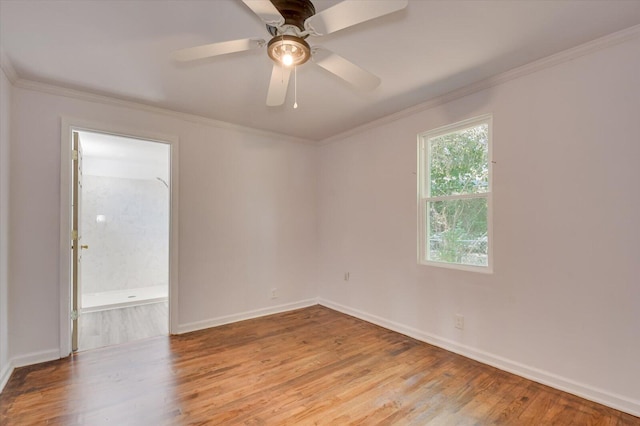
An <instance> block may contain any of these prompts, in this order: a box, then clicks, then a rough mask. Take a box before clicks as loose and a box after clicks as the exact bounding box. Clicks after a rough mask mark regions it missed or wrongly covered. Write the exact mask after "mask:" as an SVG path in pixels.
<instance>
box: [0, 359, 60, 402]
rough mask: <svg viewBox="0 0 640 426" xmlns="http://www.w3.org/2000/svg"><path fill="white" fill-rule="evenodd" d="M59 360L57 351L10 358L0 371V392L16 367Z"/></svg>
mask: <svg viewBox="0 0 640 426" xmlns="http://www.w3.org/2000/svg"><path fill="white" fill-rule="evenodd" d="M56 359H60V350H59V349H57V348H56V349H49V350H46V351H39V352H32V353H30V354H26V355H22V356H19V357H16V358H12V359H10V360H9V362H7V365H5V366H4V368H3V369H2V371H0V392H2V391H3V390H4V387H5V386H6V385H7V382H8V381H9V378H10V377H11V374H12V373H13V370H15V369H16V368H18V367H24V366H26V365H32V364H39V363H41V362H47V361H53V360H56Z"/></svg>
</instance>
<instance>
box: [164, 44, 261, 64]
mask: <svg viewBox="0 0 640 426" xmlns="http://www.w3.org/2000/svg"><path fill="white" fill-rule="evenodd" d="M264 43H265V41H264V40H262V39H259V38H245V39H242V40H231V41H223V42H220V43H213V44H205V45H204V46H196V47H190V48H188V49H182V50H178V51H175V52H173V59H175V60H176V61H180V62H185V61H194V60H196V59H204V58H210V57H212V56H220V55H226V54H227V53H235V52H244V51H245V50H251V49H256V48H258V47H262V46H264Z"/></svg>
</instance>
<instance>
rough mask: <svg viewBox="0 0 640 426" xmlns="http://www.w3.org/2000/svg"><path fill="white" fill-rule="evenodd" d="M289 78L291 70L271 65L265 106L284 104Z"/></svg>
mask: <svg viewBox="0 0 640 426" xmlns="http://www.w3.org/2000/svg"><path fill="white" fill-rule="evenodd" d="M290 76H291V68H286V67H283V66H280V65H278V64H273V70H272V71H271V82H270V83H269V91H268V92H267V106H279V105H282V104H283V103H284V99H285V98H286V97H287V88H288V87H289V77H290Z"/></svg>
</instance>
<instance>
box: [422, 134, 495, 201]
mask: <svg viewBox="0 0 640 426" xmlns="http://www.w3.org/2000/svg"><path fill="white" fill-rule="evenodd" d="M488 142H489V126H488V124H486V123H484V124H481V125H478V126H475V127H471V128H469V129H464V130H460V131H457V132H453V133H449V134H446V135H442V136H437V137H434V138H429V141H428V143H429V154H430V155H429V178H428V179H430V189H431V194H430V196H431V197H437V196H440V195H459V194H478V193H482V192H487V191H488V190H489V161H488V158H489V148H488V146H489V143H488Z"/></svg>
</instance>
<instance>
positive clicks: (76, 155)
mask: <svg viewBox="0 0 640 426" xmlns="http://www.w3.org/2000/svg"><path fill="white" fill-rule="evenodd" d="M71 158H72V159H73V160H77V159H78V150H77V149H74V150H72V151H71Z"/></svg>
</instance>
